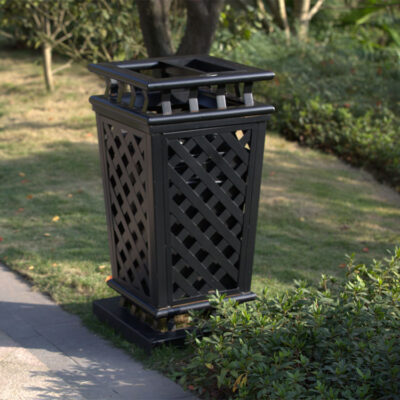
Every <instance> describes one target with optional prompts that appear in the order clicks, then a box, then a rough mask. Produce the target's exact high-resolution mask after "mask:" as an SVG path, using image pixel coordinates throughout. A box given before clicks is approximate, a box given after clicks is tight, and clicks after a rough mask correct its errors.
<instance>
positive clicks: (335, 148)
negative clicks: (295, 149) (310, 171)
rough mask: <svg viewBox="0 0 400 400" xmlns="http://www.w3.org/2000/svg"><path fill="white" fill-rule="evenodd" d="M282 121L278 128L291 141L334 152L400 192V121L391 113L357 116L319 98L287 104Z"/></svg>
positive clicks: (373, 111) (279, 122)
mask: <svg viewBox="0 0 400 400" xmlns="http://www.w3.org/2000/svg"><path fill="white" fill-rule="evenodd" d="M280 117H281V119H280V120H279V121H276V124H277V126H279V130H280V132H281V133H282V134H283V135H284V136H286V137H287V138H288V139H291V140H298V141H299V142H300V143H302V144H306V145H308V146H311V147H317V148H320V149H322V150H324V151H327V152H333V153H335V154H336V155H338V156H339V157H340V158H342V159H344V160H345V161H347V162H349V163H350V164H352V165H356V166H362V167H365V168H366V169H368V170H370V171H372V172H373V173H374V174H375V176H376V177H377V178H378V179H380V180H382V181H386V182H389V183H391V184H392V185H394V186H395V187H398V188H400V130H399V128H398V124H399V122H400V121H399V120H398V119H396V117H395V115H394V114H393V112H392V111H390V110H389V109H383V110H379V109H377V110H369V111H367V112H366V113H365V114H364V115H361V116H354V115H353V114H352V113H351V111H350V110H349V109H348V108H346V107H340V106H336V107H335V106H334V105H332V104H330V103H324V102H323V101H321V100H320V99H319V98H315V99H310V100H308V101H307V102H305V103H303V104H301V105H300V104H299V102H296V101H294V102H287V103H285V104H283V106H282V112H281V115H280Z"/></svg>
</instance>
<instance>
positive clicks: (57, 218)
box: [52, 215, 60, 222]
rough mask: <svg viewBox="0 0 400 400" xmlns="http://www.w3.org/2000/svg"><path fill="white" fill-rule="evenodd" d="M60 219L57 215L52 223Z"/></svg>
mask: <svg viewBox="0 0 400 400" xmlns="http://www.w3.org/2000/svg"><path fill="white" fill-rule="evenodd" d="M59 219H60V217H59V216H58V215H55V216H54V217H53V219H52V222H57V221H58V220H59Z"/></svg>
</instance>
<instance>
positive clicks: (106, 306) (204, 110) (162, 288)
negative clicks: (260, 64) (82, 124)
mask: <svg viewBox="0 0 400 400" xmlns="http://www.w3.org/2000/svg"><path fill="white" fill-rule="evenodd" d="M89 70H90V71H92V72H94V73H96V74H99V75H101V76H103V77H104V78H105V80H106V91H105V94H104V95H102V96H92V97H91V98H90V102H91V103H92V105H93V109H94V110H95V112H96V117H97V127H98V135H99V147H100V159H101V167H102V174H103V184H104V195H105V204H106V215H107V223H108V233H109V244H110V252H111V265H112V279H109V280H108V282H107V283H108V285H109V286H110V287H112V288H113V289H115V290H116V291H117V292H118V293H119V294H120V295H121V296H122V299H123V300H124V304H125V305H126V304H130V305H132V306H134V308H135V307H136V308H138V309H139V310H142V313H143V314H145V315H148V316H149V315H150V316H151V318H153V319H154V321H156V320H159V319H162V318H165V319H167V321H168V323H167V331H166V332H161V331H162V329H160V328H159V327H158V328H157V329H156V328H154V326H157V324H153V327H151V326H150V325H149V324H148V323H145V322H144V321H143V318H142V320H139V318H138V315H137V314H136V315H131V313H129V311H128V310H127V309H126V307H125V308H124V307H121V306H120V304H119V303H118V301H117V300H116V299H106V300H100V301H97V302H95V303H94V311H95V313H96V314H97V315H98V317H99V318H101V319H102V320H105V321H107V322H109V323H111V324H112V325H113V326H114V327H116V328H117V329H118V330H119V331H121V333H122V334H124V335H125V336H126V337H127V338H129V339H131V340H133V341H136V342H138V343H140V344H142V345H145V346H147V347H151V346H153V345H155V344H158V343H161V342H164V341H167V340H175V339H179V338H181V337H182V332H181V330H177V329H175V328H174V323H173V322H174V316H175V315H178V314H182V313H185V312H187V311H188V310H190V309H198V308H207V307H209V303H208V301H207V297H208V296H209V295H210V293H214V292H215V291H216V290H218V291H219V292H220V293H226V295H227V296H228V297H230V298H233V299H236V300H238V301H247V300H251V299H254V297H255V295H254V294H253V293H252V292H251V291H250V282H251V274H252V262H253V252H254V241H255V231H256V221H257V208H258V198H259V188H260V179H261V169H262V161H263V153H264V139H265V127H266V121H267V117H268V114H270V113H271V112H273V111H274V108H273V107H272V106H270V105H264V104H258V103H256V102H255V101H254V100H253V95H252V84H253V82H255V81H260V80H269V79H272V78H273V76H274V74H273V73H272V72H269V71H263V70H260V69H257V68H252V67H248V66H244V65H240V64H237V63H233V62H229V61H226V60H222V59H218V58H214V57H210V56H195V57H165V58H158V59H148V60H144V61H125V62H112V63H102V64H91V65H89ZM151 318H150V319H151ZM146 321H147V322H148V321H149V318H147V319H146ZM154 321H153V322H154Z"/></svg>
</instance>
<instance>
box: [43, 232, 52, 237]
mask: <svg viewBox="0 0 400 400" xmlns="http://www.w3.org/2000/svg"><path fill="white" fill-rule="evenodd" d="M43 236H47V237H48V236H51V235H50V233H47V232H46V233H43Z"/></svg>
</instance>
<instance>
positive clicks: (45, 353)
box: [0, 264, 195, 400]
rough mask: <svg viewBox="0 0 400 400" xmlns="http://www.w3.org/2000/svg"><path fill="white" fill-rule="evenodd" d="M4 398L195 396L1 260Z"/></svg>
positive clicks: (0, 396)
mask: <svg viewBox="0 0 400 400" xmlns="http://www.w3.org/2000/svg"><path fill="white" fill-rule="evenodd" d="M0 281H1V282H7V285H6V287H5V288H4V287H3V289H2V290H1V292H0V315H1V318H0V387H1V391H0V400H31V399H35V400H44V399H64V400H67V399H71V400H72V399H73V400H90V399H96V400H112V399H115V400H124V399H126V400H133V399H137V400H195V397H193V396H192V395H191V394H190V393H185V392H184V391H183V390H182V389H181V388H180V387H179V386H178V385H176V384H175V383H173V382H172V381H170V380H169V379H167V378H165V377H164V376H162V375H160V374H159V373H157V372H154V371H150V370H145V369H144V368H143V366H142V365H141V364H139V363H138V362H135V361H134V360H132V358H130V357H129V356H128V355H126V353H125V352H123V351H122V350H120V349H117V348H115V347H113V346H112V345H110V344H109V343H107V342H105V341H104V340H103V339H101V338H100V337H99V336H98V335H95V334H93V333H91V332H89V331H88V330H87V329H86V328H84V327H83V326H82V324H81V322H80V321H79V318H77V317H75V316H73V315H71V314H69V313H66V312H65V311H63V310H61V309H60V307H58V306H57V305H56V304H55V303H54V302H53V301H51V300H50V299H49V298H48V297H46V296H44V295H43V294H41V293H37V292H36V293H35V292H33V291H32V289H31V288H30V287H29V286H28V285H27V284H26V283H25V282H23V281H22V280H21V279H19V278H18V277H16V276H15V274H13V273H12V272H10V271H9V270H8V269H7V268H5V267H4V266H2V265H1V264H0Z"/></svg>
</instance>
